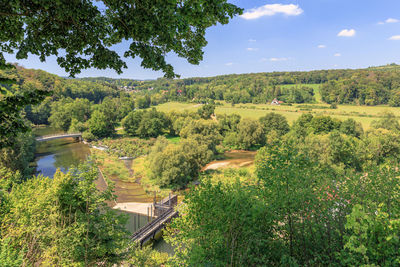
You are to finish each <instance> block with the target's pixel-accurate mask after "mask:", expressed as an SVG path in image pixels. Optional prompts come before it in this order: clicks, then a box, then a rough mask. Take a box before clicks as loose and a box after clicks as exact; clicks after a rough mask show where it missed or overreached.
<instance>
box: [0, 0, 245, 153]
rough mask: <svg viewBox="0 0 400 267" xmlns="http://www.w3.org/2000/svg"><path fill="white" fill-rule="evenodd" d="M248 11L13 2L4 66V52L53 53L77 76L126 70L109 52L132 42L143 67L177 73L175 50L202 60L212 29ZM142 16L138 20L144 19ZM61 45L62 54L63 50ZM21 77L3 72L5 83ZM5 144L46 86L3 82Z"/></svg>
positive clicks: (4, 18)
mask: <svg viewBox="0 0 400 267" xmlns="http://www.w3.org/2000/svg"><path fill="white" fill-rule="evenodd" d="M242 12H243V10H242V9H240V8H238V7H236V6H235V5H233V4H229V3H227V1H226V0H213V1H212V2H210V1H206V0H196V1H194V2H193V1H190V2H184V3H183V2H181V1H161V2H158V3H157V5H154V4H153V3H148V2H146V3H142V2H139V3H138V2H137V1H124V2H122V3H121V1H117V0H107V1H106V0H103V1H101V3H97V2H96V1H76V2H71V1H68V0H59V1H45V2H43V1H38V2H29V3H28V2H24V1H22V0H16V1H7V2H5V3H3V4H2V5H1V6H0V40H1V41H0V70H3V69H6V68H10V67H12V65H10V64H7V63H6V61H5V58H4V53H10V54H13V53H15V54H16V58H17V59H26V58H27V57H28V55H29V54H33V55H37V56H39V58H40V60H41V61H42V62H43V61H45V60H46V57H48V56H51V55H55V56H56V57H57V63H58V64H59V65H60V66H61V67H62V68H64V69H65V70H66V72H68V73H69V74H70V75H71V76H74V75H75V74H77V73H80V71H81V70H82V69H87V68H90V67H94V68H97V69H106V68H111V69H114V70H115V71H116V72H117V73H122V69H123V68H126V67H127V66H126V63H125V62H124V61H123V60H122V59H121V56H120V55H119V54H118V53H117V52H115V51H114V50H112V49H111V47H112V46H113V45H116V44H118V43H121V42H122V41H123V40H130V42H131V43H130V45H129V49H128V50H126V51H125V53H124V54H123V55H124V57H132V58H135V57H140V58H142V63H141V66H142V67H144V68H151V69H153V70H162V71H163V72H164V73H165V76H166V77H169V78H172V77H175V76H177V74H176V73H175V72H174V69H173V67H172V65H171V64H168V63H167V62H166V60H165V57H166V55H167V54H168V53H169V52H174V53H176V54H177V55H178V56H179V57H183V58H185V59H187V60H188V62H189V63H191V64H199V62H200V61H201V60H202V59H203V51H202V49H203V48H204V46H206V44H207V41H206V39H205V33H206V29H207V28H209V27H211V26H212V25H215V24H217V23H221V24H227V23H228V22H229V19H230V18H233V17H234V16H235V15H238V14H241V13H242ZM139 21H140V23H138V22H139ZM60 50H62V51H64V53H62V54H61V53H59V51H60ZM13 82H15V79H13V78H9V77H3V76H0V83H1V84H10V83H13ZM0 94H1V96H0V126H1V127H0V148H2V147H5V146H8V145H10V142H8V141H7V138H8V137H9V136H13V135H15V134H16V133H17V132H21V131H22V132H26V131H28V130H29V128H28V127H27V126H26V125H25V123H24V121H23V120H22V119H21V117H20V111H21V110H22V109H23V108H24V107H25V106H27V105H34V104H37V103H40V101H42V100H43V99H44V97H45V96H46V95H49V93H48V92H47V91H33V92H23V93H17V94H15V93H13V92H10V91H9V90H5V89H4V88H2V87H0Z"/></svg>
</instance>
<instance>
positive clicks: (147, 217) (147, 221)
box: [147, 207, 149, 222]
mask: <svg viewBox="0 0 400 267" xmlns="http://www.w3.org/2000/svg"><path fill="white" fill-rule="evenodd" d="M147 222H149V207H147Z"/></svg>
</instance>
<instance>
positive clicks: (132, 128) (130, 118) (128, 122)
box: [121, 111, 144, 136]
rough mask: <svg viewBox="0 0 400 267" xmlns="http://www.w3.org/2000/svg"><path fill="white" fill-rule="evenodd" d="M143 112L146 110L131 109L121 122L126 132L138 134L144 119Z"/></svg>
mask: <svg viewBox="0 0 400 267" xmlns="http://www.w3.org/2000/svg"><path fill="white" fill-rule="evenodd" d="M143 114H144V111H131V112H129V113H128V115H127V116H126V117H125V118H124V119H123V120H122V122H121V124H122V127H123V128H124V131H125V133H127V134H128V135H131V136H136V135H137V129H138V128H139V124H140V122H141V121H142V117H143Z"/></svg>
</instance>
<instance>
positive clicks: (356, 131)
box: [340, 119, 364, 138]
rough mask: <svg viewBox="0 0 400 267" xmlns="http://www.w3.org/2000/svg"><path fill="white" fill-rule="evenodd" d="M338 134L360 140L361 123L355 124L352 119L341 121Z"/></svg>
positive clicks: (361, 133)
mask: <svg viewBox="0 0 400 267" xmlns="http://www.w3.org/2000/svg"><path fill="white" fill-rule="evenodd" d="M340 132H342V133H344V134H347V135H352V136H354V137H358V138H360V137H361V135H363V133H364V130H363V128H362V125H361V123H359V122H356V121H355V120H353V119H347V120H344V121H342V124H341V125H340Z"/></svg>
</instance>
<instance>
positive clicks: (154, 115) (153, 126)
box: [136, 108, 170, 138]
mask: <svg viewBox="0 0 400 267" xmlns="http://www.w3.org/2000/svg"><path fill="white" fill-rule="evenodd" d="M169 128H170V121H169V120H168V118H167V117H166V115H165V113H164V112H160V111H157V110H156V109H155V108H152V109H151V110H148V111H146V112H144V113H143V116H142V118H141V121H140V123H139V125H138V128H137V130H136V134H137V135H138V136H139V137H142V138H143V137H157V136H159V135H161V134H163V133H164V132H165V131H166V130H168V129H169Z"/></svg>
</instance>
